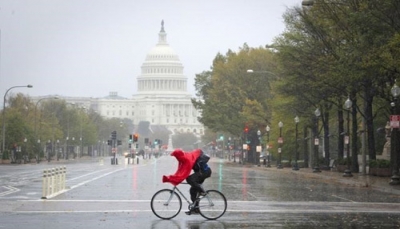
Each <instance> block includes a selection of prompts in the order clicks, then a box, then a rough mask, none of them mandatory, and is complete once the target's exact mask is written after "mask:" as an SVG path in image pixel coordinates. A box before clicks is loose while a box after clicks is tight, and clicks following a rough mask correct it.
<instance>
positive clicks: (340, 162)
mask: <svg viewBox="0 0 400 229" xmlns="http://www.w3.org/2000/svg"><path fill="white" fill-rule="evenodd" d="M336 164H337V165H347V158H338V159H337V162H336Z"/></svg>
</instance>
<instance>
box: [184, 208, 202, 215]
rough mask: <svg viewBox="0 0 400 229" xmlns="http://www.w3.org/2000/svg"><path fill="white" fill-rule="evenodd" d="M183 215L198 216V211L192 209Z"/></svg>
mask: <svg viewBox="0 0 400 229" xmlns="http://www.w3.org/2000/svg"><path fill="white" fill-rule="evenodd" d="M185 213H186V215H198V214H199V213H200V212H199V209H193V210H191V211H187V212H185Z"/></svg>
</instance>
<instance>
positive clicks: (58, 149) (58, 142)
mask: <svg viewBox="0 0 400 229" xmlns="http://www.w3.org/2000/svg"><path fill="white" fill-rule="evenodd" d="M56 142H57V147H56V150H55V152H56V158H57V161H58V160H60V140H58V139H57V141H56Z"/></svg>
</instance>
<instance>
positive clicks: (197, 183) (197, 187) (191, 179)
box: [186, 169, 211, 202]
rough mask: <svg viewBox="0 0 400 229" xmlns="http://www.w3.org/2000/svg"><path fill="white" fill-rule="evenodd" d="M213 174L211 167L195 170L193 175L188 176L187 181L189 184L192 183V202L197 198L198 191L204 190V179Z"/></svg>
mask: <svg viewBox="0 0 400 229" xmlns="http://www.w3.org/2000/svg"><path fill="white" fill-rule="evenodd" d="M210 176H211V169H208V170H206V171H204V172H201V173H200V172H194V173H192V175H190V176H188V178H186V181H187V182H188V184H190V186H191V187H190V199H191V200H192V202H194V201H195V200H196V197H197V193H198V192H203V191H204V190H203V188H202V187H201V184H203V182H204V180H205V179H206V178H208V177H210Z"/></svg>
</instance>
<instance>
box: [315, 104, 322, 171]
mask: <svg viewBox="0 0 400 229" xmlns="http://www.w3.org/2000/svg"><path fill="white" fill-rule="evenodd" d="M314 114H315V133H314V169H313V172H314V173H318V172H321V170H320V169H319V153H318V151H319V149H318V148H319V134H318V121H319V116H320V115H321V111H320V110H319V108H317V109H316V110H315V112H314Z"/></svg>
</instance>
